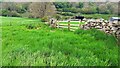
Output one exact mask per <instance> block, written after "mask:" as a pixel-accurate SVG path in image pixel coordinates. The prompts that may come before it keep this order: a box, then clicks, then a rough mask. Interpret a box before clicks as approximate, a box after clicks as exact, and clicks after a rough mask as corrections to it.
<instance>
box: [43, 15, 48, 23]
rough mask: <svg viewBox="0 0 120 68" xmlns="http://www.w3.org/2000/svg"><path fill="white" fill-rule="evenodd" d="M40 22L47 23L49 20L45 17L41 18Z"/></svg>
mask: <svg viewBox="0 0 120 68" xmlns="http://www.w3.org/2000/svg"><path fill="white" fill-rule="evenodd" d="M41 21H42V22H47V21H49V19H48V17H47V16H44V17H43V18H41Z"/></svg>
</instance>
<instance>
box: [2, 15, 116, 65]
mask: <svg viewBox="0 0 120 68" xmlns="http://www.w3.org/2000/svg"><path fill="white" fill-rule="evenodd" d="M0 19H2V26H0V28H1V29H2V57H3V58H2V65H3V66H116V65H118V45H117V41H116V38H115V37H113V36H112V35H107V34H105V33H104V32H101V31H98V30H96V29H92V30H80V29H79V30H76V31H75V32H71V31H68V30H66V29H53V28H50V27H48V26H47V25H45V24H43V22H41V21H40V20H39V19H29V18H17V17H0Z"/></svg>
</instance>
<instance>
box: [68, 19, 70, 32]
mask: <svg viewBox="0 0 120 68" xmlns="http://www.w3.org/2000/svg"><path fill="white" fill-rule="evenodd" d="M68 30H70V21H68Z"/></svg>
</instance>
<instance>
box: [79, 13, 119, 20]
mask: <svg viewBox="0 0 120 68" xmlns="http://www.w3.org/2000/svg"><path fill="white" fill-rule="evenodd" d="M81 15H83V16H85V17H88V18H103V19H105V20H109V19H110V17H115V16H117V15H112V14H81ZM117 17H118V16H117Z"/></svg>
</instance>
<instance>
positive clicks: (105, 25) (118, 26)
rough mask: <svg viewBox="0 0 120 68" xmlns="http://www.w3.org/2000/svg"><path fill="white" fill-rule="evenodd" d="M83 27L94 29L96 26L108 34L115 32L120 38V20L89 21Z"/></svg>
mask: <svg viewBox="0 0 120 68" xmlns="http://www.w3.org/2000/svg"><path fill="white" fill-rule="evenodd" d="M81 28H82V29H84V30H87V29H92V28H96V29H98V30H101V31H104V32H105V33H108V34H114V35H115V36H116V37H117V38H120V22H119V21H114V22H108V21H104V22H101V21H89V22H87V23H86V24H84V25H82V26H81Z"/></svg>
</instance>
